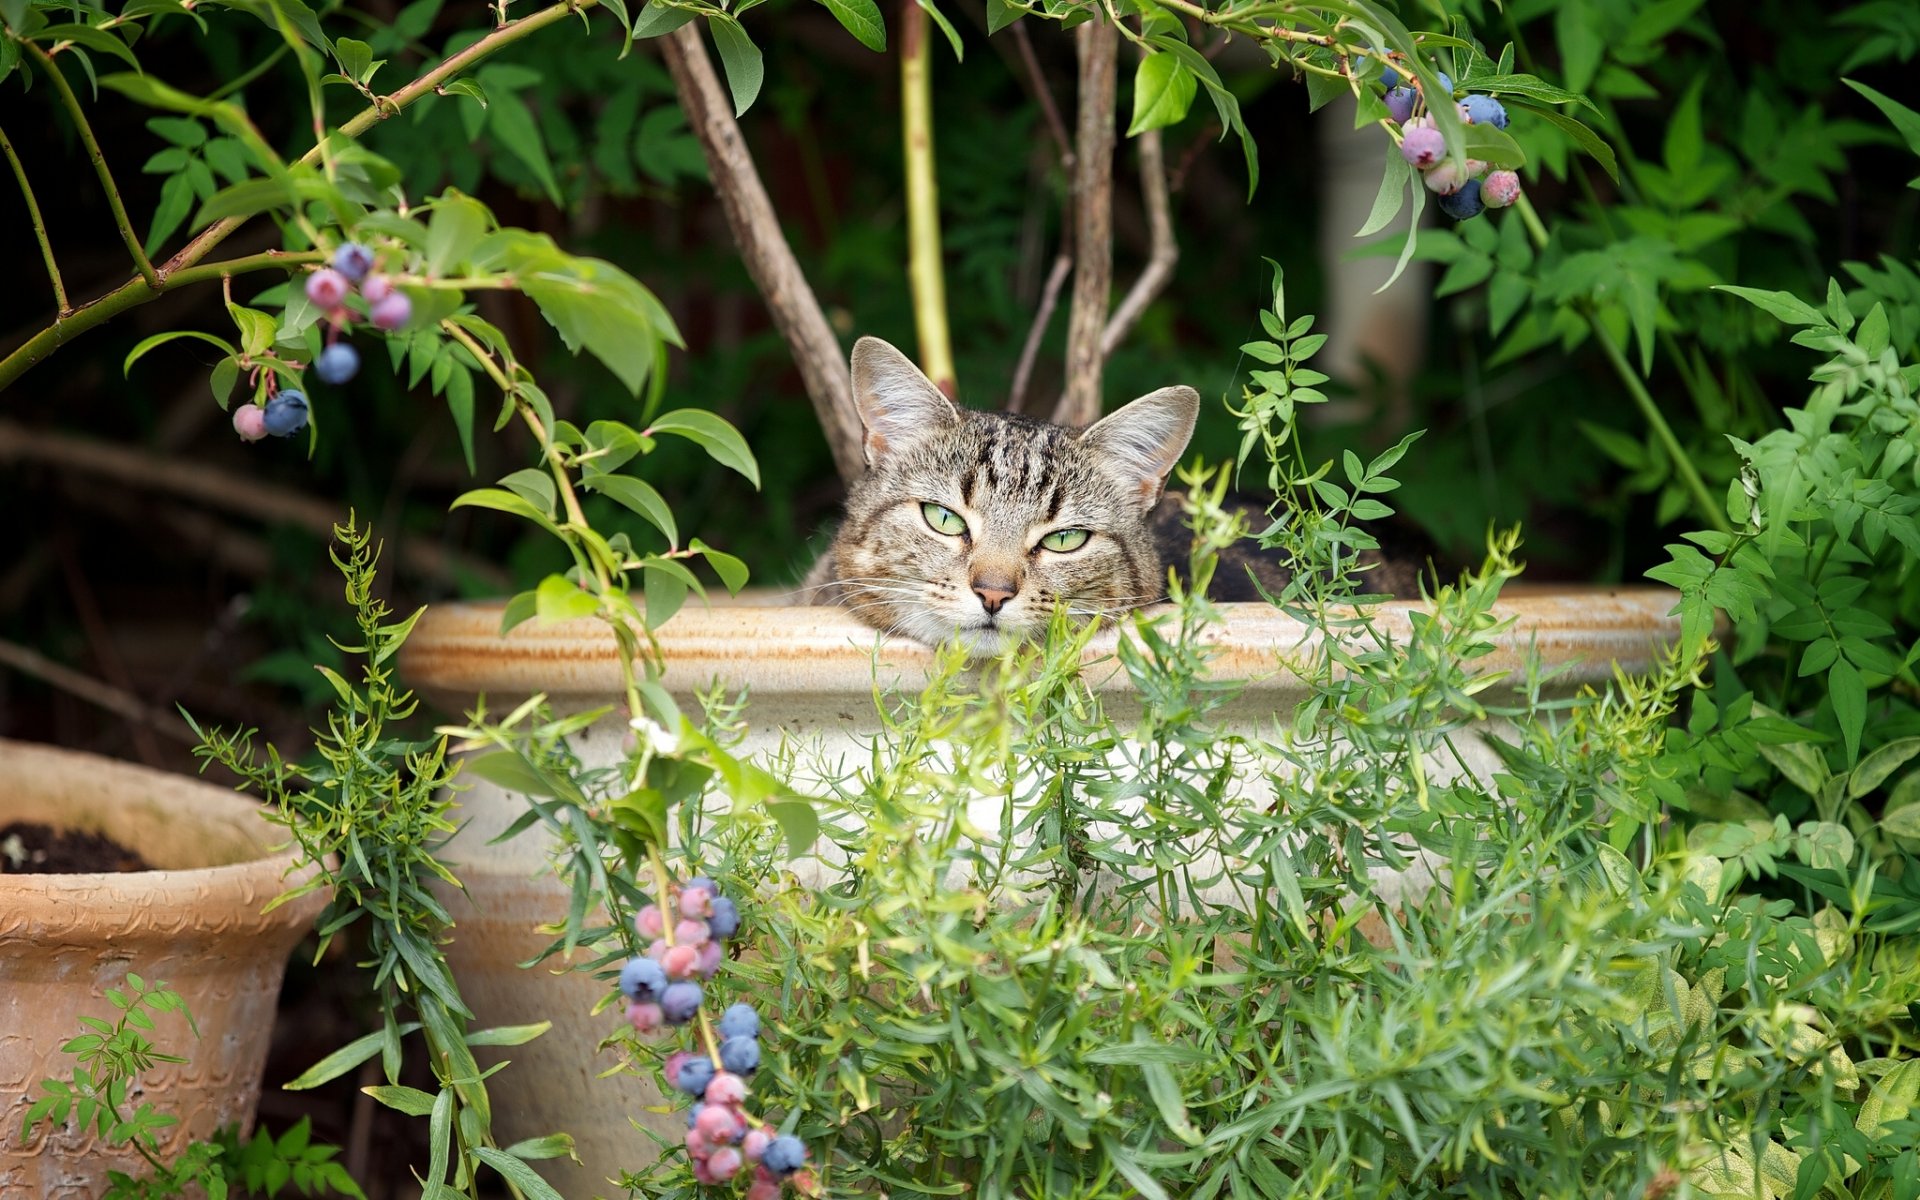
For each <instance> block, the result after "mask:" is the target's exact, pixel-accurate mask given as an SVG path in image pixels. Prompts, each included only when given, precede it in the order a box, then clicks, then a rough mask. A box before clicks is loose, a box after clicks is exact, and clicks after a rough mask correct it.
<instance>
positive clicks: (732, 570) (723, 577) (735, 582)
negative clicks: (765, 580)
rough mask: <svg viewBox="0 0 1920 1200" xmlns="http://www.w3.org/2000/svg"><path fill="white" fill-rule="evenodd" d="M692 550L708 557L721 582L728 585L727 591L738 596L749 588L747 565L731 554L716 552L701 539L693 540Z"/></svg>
mask: <svg viewBox="0 0 1920 1200" xmlns="http://www.w3.org/2000/svg"><path fill="white" fill-rule="evenodd" d="M692 549H694V550H697V551H699V552H700V553H701V554H704V555H706V558H707V565H708V566H709V567H712V568H713V573H714V574H715V575H718V576H719V577H720V582H721V583H724V584H726V585H727V591H729V592H732V593H735V594H738V593H739V591H740V589H741V588H743V587H745V586H747V564H746V563H743V562H741V561H740V560H739V559H737V558H735V557H734V556H733V555H731V554H727V553H724V552H722V551H719V550H715V549H714V548H713V547H712V546H709V545H707V544H706V543H705V542H703V541H701V540H700V539H699V538H695V539H693V542H692Z"/></svg>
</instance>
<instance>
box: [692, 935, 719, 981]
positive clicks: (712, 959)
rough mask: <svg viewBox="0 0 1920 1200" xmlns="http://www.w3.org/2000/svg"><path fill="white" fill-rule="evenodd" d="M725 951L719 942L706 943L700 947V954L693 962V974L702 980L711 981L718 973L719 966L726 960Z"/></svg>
mask: <svg viewBox="0 0 1920 1200" xmlns="http://www.w3.org/2000/svg"><path fill="white" fill-rule="evenodd" d="M726 957H727V951H726V948H725V947H723V946H722V945H721V944H720V943H719V942H708V943H707V944H706V945H704V946H702V947H700V953H699V956H698V957H697V958H695V959H694V962H693V973H694V974H695V975H698V976H699V977H700V978H702V979H712V978H713V976H714V973H715V972H717V971H719V969H720V964H721V963H722V962H724V961H725V960H726Z"/></svg>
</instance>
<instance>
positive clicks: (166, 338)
mask: <svg viewBox="0 0 1920 1200" xmlns="http://www.w3.org/2000/svg"><path fill="white" fill-rule="evenodd" d="M181 338H197V339H198V340H200V341H203V342H206V343H207V344H209V345H212V346H217V347H219V349H220V352H221V353H222V354H225V355H226V356H227V357H229V358H231V357H233V355H234V354H236V353H238V351H236V350H234V348H233V346H232V344H231V343H229V342H228V341H227V340H226V339H224V338H217V337H215V336H213V335H212V334H210V333H201V332H200V331H199V330H197V329H169V330H167V331H166V332H164V333H156V334H154V335H153V336H152V337H149V338H142V339H141V341H140V344H139V345H137V346H135V347H134V348H133V349H131V350H129V351H127V360H126V361H125V362H124V363H122V364H121V365H120V373H121V374H122V375H132V373H133V364H134V363H136V362H138V361H140V359H142V358H144V357H145V356H146V353H147V351H149V350H152V349H153V348H154V347H156V346H164V345H166V344H167V343H168V342H173V341H178V340H179V339H181Z"/></svg>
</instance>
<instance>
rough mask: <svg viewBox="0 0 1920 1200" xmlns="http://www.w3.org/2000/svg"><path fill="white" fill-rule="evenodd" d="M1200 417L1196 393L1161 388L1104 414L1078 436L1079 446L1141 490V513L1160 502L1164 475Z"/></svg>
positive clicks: (1187, 388)
mask: <svg viewBox="0 0 1920 1200" xmlns="http://www.w3.org/2000/svg"><path fill="white" fill-rule="evenodd" d="M1199 416H1200V393H1199V392H1196V391H1194V390H1193V389H1192V388H1190V387H1168V388H1161V389H1160V390H1159V391H1157V392H1148V393H1147V394H1146V395H1144V396H1142V397H1140V398H1139V399H1138V400H1135V401H1134V402H1132V403H1131V404H1128V405H1126V406H1125V407H1123V408H1119V409H1116V410H1114V411H1113V412H1111V413H1108V414H1107V415H1106V416H1105V417H1103V418H1102V419H1101V420H1099V421H1097V422H1095V423H1094V425H1093V427H1092V428H1090V429H1088V430H1087V431H1086V432H1085V433H1083V434H1081V435H1080V444H1081V445H1082V446H1085V447H1086V448H1088V449H1089V450H1092V451H1094V452H1095V453H1097V454H1099V455H1100V456H1101V457H1102V458H1103V459H1104V460H1105V461H1106V463H1107V466H1108V468H1109V469H1111V470H1113V471H1115V472H1117V473H1118V474H1120V475H1122V476H1123V477H1124V478H1125V479H1126V480H1127V482H1128V483H1130V484H1133V485H1134V486H1135V487H1137V488H1138V489H1139V491H1140V510H1141V511H1142V512H1145V511H1146V510H1148V509H1150V508H1152V507H1153V506H1154V505H1156V504H1158V503H1159V502H1160V493H1161V492H1163V491H1165V490H1166V487H1167V476H1168V475H1169V474H1170V473H1171V472H1172V471H1173V468H1174V467H1175V466H1176V465H1177V464H1178V463H1179V462H1180V456H1181V455H1182V454H1184V453H1185V452H1186V449H1187V440H1188V439H1189V438H1191V437H1192V436H1193V423H1194V422H1195V421H1196V420H1198V419H1199Z"/></svg>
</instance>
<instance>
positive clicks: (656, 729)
mask: <svg viewBox="0 0 1920 1200" xmlns="http://www.w3.org/2000/svg"><path fill="white" fill-rule="evenodd" d="M627 727H628V728H629V729H632V730H633V733H634V739H635V741H636V743H639V742H642V741H644V742H645V744H646V746H647V747H648V749H650V750H652V751H653V752H654V753H655V754H673V753H676V752H677V751H678V750H679V749H680V735H679V734H677V733H669V732H667V729H666V727H665V726H663V725H661V724H660V723H659V722H658V721H655V720H654V719H653V718H651V717H635V718H633V719H632V720H631V721H628V722H627Z"/></svg>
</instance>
